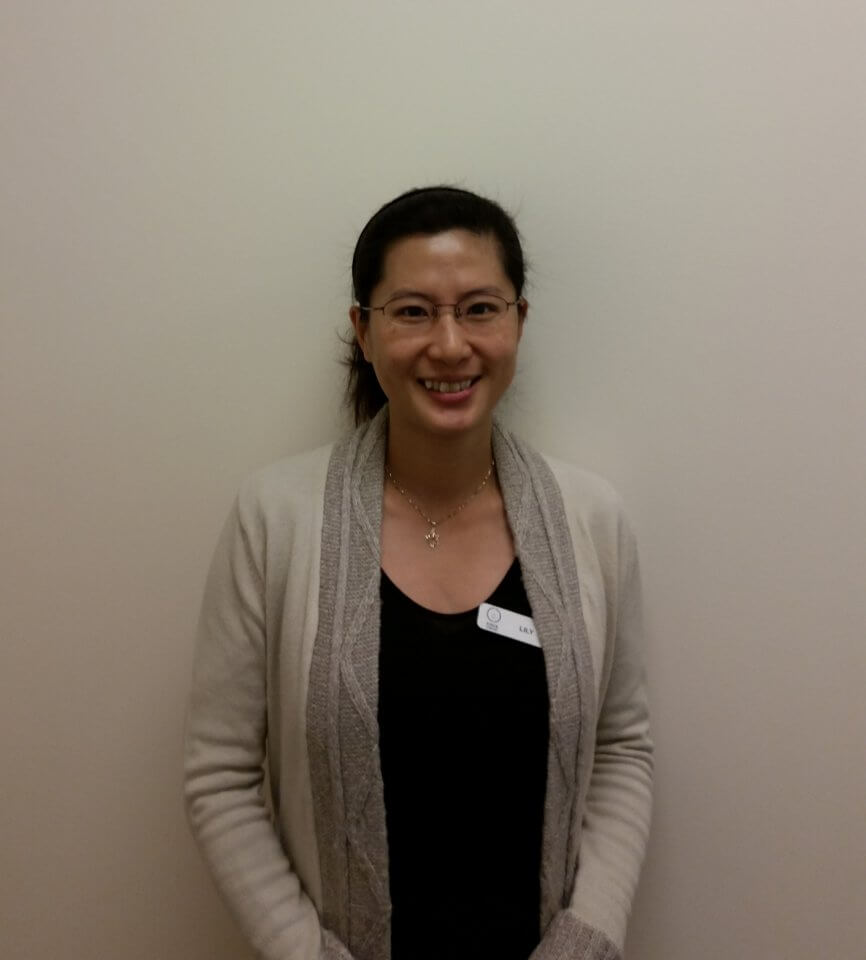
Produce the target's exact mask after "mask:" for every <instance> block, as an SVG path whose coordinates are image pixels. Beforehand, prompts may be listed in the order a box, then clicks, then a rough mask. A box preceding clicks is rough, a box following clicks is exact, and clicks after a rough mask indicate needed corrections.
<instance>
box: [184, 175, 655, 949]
mask: <svg viewBox="0 0 866 960" xmlns="http://www.w3.org/2000/svg"><path fill="white" fill-rule="evenodd" d="M352 274H353V283H354V292H355V296H356V299H357V304H356V305H355V306H353V307H352V308H351V310H350V319H351V323H352V327H353V330H354V335H355V340H354V343H353V345H352V358H351V365H350V375H349V388H350V395H351V401H352V403H353V406H354V409H355V414H356V420H357V423H358V426H357V429H356V431H355V432H354V433H353V434H352V435H350V436H349V437H347V438H346V439H344V440H342V441H341V442H339V443H337V444H335V445H332V446H329V447H326V448H323V449H321V450H316V451H313V452H311V453H307V454H304V455H301V456H297V457H292V458H289V459H286V460H284V461H281V462H280V463H278V464H275V465H273V466H271V467H269V468H266V469H264V470H262V471H260V472H258V473H257V474H255V475H254V476H252V477H251V478H249V479H248V481H247V482H246V483H245V484H244V486H243V487H242V489H241V491H240V493H239V496H238V498H237V500H236V503H235V505H234V508H233V510H232V512H231V514H230V516H229V519H228V521H227V524H226V526H225V528H224V530H223V534H222V537H221V539H220V541H219V544H218V546H217V550H216V553H215V556H214V560H213V563H212V566H211V570H210V574H209V577H208V582H207V587H206V590H205V597H204V602H203V607H202V613H201V620H200V626H199V633H198V640H197V648H196V659H195V673H194V682H193V692H192V697H191V704H190V711H189V719H188V727H187V743H186V763H185V774H186V799H187V810H188V814H189V818H190V823H191V825H192V828H193V831H194V833H195V835H196V837H197V839H198V841H199V843H200V845H201V847H202V849H203V851H204V853H205V856H206V858H207V860H208V862H209V865H210V867H211V869H212V871H213V873H214V875H215V878H216V881H217V883H218V885H219V887H220V889H221V890H222V892H223V894H224V896H225V897H226V899H227V900H228V902H229V904H230V905H231V907H232V908H233V909H234V911H235V913H236V915H237V916H238V918H239V920H240V922H241V924H242V926H243V928H244V930H245V932H246V934H247V936H248V937H249V939H250V941H251V943H252V944H253V945H254V946H255V947H256V949H257V951H258V952H259V955H260V956H262V957H266V958H270V960H316V958H318V960H337V958H341V960H348V958H356V960H380V958H382V960H386V958H389V957H390V958H392V960H427V958H431V960H432V958H437V960H440V958H441V960H460V958H469V957H472V958H473V960H477V958H487V957H489V958H495V960H512V958H513V960H526V958H529V957H530V956H531V957H532V960H614V958H619V957H620V956H621V951H622V945H623V941H624V937H625V927H626V921H627V917H628V912H629V909H630V905H631V899H632V895H633V892H634V888H635V884H636V882H637V876H638V872H639V869H640V863H641V860H642V857H643V851H644V846H645V843H646V836H647V831H648V825H649V816H650V803H651V801H650V789H651V779H652V750H651V744H650V740H649V735H648V720H647V704H646V694H645V688H644V675H643V668H642V661H641V652H640V624H639V613H640V611H639V584H638V573H637V558H636V552H635V546H634V542H633V538H632V535H631V533H630V531H629V528H628V526H627V523H626V521H625V519H624V517H623V515H622V512H621V509H620V506H619V502H618V500H617V498H616V496H615V494H614V493H613V492H612V491H611V490H610V488H609V487H608V486H607V485H606V484H605V483H604V482H603V481H601V480H599V479H598V478H596V477H593V476H592V475H589V474H587V473H584V472H582V471H579V470H577V469H574V468H572V467H569V466H566V465H564V464H561V463H557V462H555V461H552V460H549V459H546V458H543V457H541V456H540V455H539V454H537V453H535V452H534V451H533V450H532V449H531V448H530V447H528V446H527V445H525V444H524V443H522V442H521V441H520V440H518V439H517V438H516V437H514V436H513V435H511V434H510V433H509V432H508V431H507V430H506V429H505V428H504V427H503V426H502V425H501V424H500V423H499V422H498V421H497V420H496V418H495V410H496V406H497V403H498V402H499V400H500V398H501V397H502V395H503V393H504V392H505V390H506V389H507V387H508V385H509V383H510V382H511V379H512V377H513V375H514V368H515V360H516V356H517V349H518V344H519V342H520V338H521V335H522V333H523V327H524V323H525V321H526V316H527V302H526V300H525V299H524V298H523V296H522V292H523V285H524V261H523V253H522V250H521V246H520V240H519V237H518V234H517V231H516V228H515V226H514V223H513V221H512V220H511V218H510V217H509V216H508V215H507V214H506V213H505V212H504V211H503V210H502V209H501V208H500V207H499V206H498V205H496V204H495V203H492V202H491V201H489V200H486V199H484V198H482V197H479V196H476V195H475V194H472V193H469V192H468V191H464V190H458V189H453V188H448V187H434V188H426V189H422V190H413V191H410V192H409V193H406V194H403V195H402V196H400V197H398V198H397V199H395V200H393V201H391V202H390V203H389V204H386V205H385V206H384V207H383V208H382V209H380V210H379V211H378V212H377V213H376V214H375V215H374V216H373V217H372V219H371V220H370V221H369V223H368V224H367V226H366V227H365V228H364V230H363V232H362V234H361V236H360V238H359V240H358V244H357V247H356V250H355V255H354V259H353V268H352ZM264 769H266V770H267V773H268V780H269V782H268V788H267V798H266V800H267V803H268V806H266V800H265V798H264V797H263V778H264V772H263V771H264Z"/></svg>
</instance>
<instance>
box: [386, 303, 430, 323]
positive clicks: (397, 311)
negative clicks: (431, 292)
mask: <svg viewBox="0 0 866 960" xmlns="http://www.w3.org/2000/svg"><path fill="white" fill-rule="evenodd" d="M434 312H435V308H434V306H433V304H432V303H430V301H429V300H425V299H423V297H399V298H398V299H397V300H392V301H391V302H390V303H388V304H386V305H385V316H386V317H387V318H388V319H389V320H390V321H391V322H392V323H396V324H397V325H398V326H403V327H416V326H419V325H420V324H424V323H429V322H430V321H431V320H432V319H433V314H434Z"/></svg>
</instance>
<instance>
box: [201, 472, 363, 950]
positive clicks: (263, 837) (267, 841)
mask: <svg viewBox="0 0 866 960" xmlns="http://www.w3.org/2000/svg"><path fill="white" fill-rule="evenodd" d="M255 529H256V528H255V507H254V505H253V504H252V503H251V499H250V498H244V496H243V491H242V495H241V496H239V497H238V499H237V500H236V501H235V503H234V506H233V508H232V510H231V513H230V514H229V517H228V520H227V521H226V523H225V526H224V528H223V531H222V534H221V536H220V538H219V541H218V544H217V547H216V551H215V553H214V557H213V560H212V562H211V566H210V570H209V572H208V577H207V581H206V585H205V591H204V598H203V601H202V606H201V613H200V616H199V622H198V630H197V636H196V646H195V656H194V665H193V680H192V692H191V696H190V701H189V707H188V712H187V723H186V735H185V751H184V796H185V802H186V811H187V817H188V820H189V823H190V827H191V829H192V832H193V834H194V836H195V839H196V840H197V842H198V844H199V847H200V848H201V850H202V853H203V855H204V858H205V860H206V862H207V865H208V867H209V869H210V871H211V873H212V875H213V877H214V880H215V881H216V885H217V887H218V889H219V891H220V893H221V894H222V896H223V898H224V899H225V901H226V902H227V903H228V905H229V907H230V908H231V910H232V911H233V913H234V914H235V916H236V918H237V920H238V921H239V923H240V925H241V927H242V929H243V931H244V933H245V934H246V937H247V939H248V940H249V942H250V943H251V944H252V946H253V947H254V948H255V949H256V951H257V955H258V956H259V957H260V958H262V960H352V958H351V955H350V953H349V951H348V950H347V949H346V947H345V946H344V945H343V944H342V943H341V942H340V941H339V940H338V939H337V938H336V937H335V936H334V935H333V934H332V933H331V932H330V931H328V930H325V929H323V928H322V926H321V924H320V921H319V916H318V913H317V911H316V908H315V905H314V904H313V902H312V900H311V899H310V897H309V896H308V894H307V893H306V892H305V890H304V889H303V887H302V885H301V883H300V880H299V879H298V876H297V875H296V874H295V872H294V871H293V870H292V865H291V863H290V862H289V860H288V858H287V856H286V854H285V852H284V850H283V848H282V846H281V844H280V841H279V839H278V837H277V834H276V831H275V829H274V827H273V825H272V820H271V816H270V814H269V811H268V809H267V807H266V805H265V801H264V795H263V781H264V760H265V744H266V738H267V720H266V699H265V694H266V688H265V676H266V673H265V665H266V660H265V656H266V650H265V607H264V596H263V594H264V590H263V562H262V559H261V557H259V556H257V554H258V553H260V552H261V549H260V547H258V546H254V543H255V542H256V541H258V543H261V542H262V540H263V538H262V537H256V536H255Z"/></svg>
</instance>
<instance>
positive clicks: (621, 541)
mask: <svg viewBox="0 0 866 960" xmlns="http://www.w3.org/2000/svg"><path fill="white" fill-rule="evenodd" d="M617 517H618V519H617V526H616V532H615V534H613V535H612V536H611V537H610V538H609V540H610V541H611V549H610V550H609V551H608V550H604V549H603V552H604V553H605V554H606V556H604V557H603V565H604V564H606V565H608V566H609V567H611V568H612V571H613V572H612V575H609V576H608V577H607V578H606V586H605V589H606V591H607V592H608V593H609V594H610V592H611V591H613V594H614V596H613V600H612V602H611V603H610V604H609V606H608V623H607V636H606V643H605V657H604V663H603V665H602V683H601V687H600V693H599V705H600V709H599V712H598V723H597V727H596V740H595V750H594V760H593V767H592V773H591V777H590V782H589V786H588V789H587V796H586V802H585V804H584V807H583V816H582V824H581V831H580V838H581V839H580V847H579V851H578V867H577V875H576V879H575V885H574V889H573V892H572V896H571V900H570V903H569V905H568V906H567V908H564V909H563V910H560V912H559V913H558V914H557V915H556V916H555V917H554V919H553V922H552V923H551V924H550V926H549V927H548V929H547V930H546V931H545V934H544V936H543V938H542V940H541V943H540V944H539V946H538V948H537V949H536V950H535V951H534V952H533V954H532V957H531V960H621V957H622V950H623V944H624V941H625V931H626V924H627V921H628V916H629V913H630V910H631V903H632V899H633V897H634V893H635V888H636V886H637V880H638V875H639V873H640V867H641V864H642V861H643V856H644V851H645V848H646V843H647V838H648V834H649V825H650V815H651V809H652V775H653V748H652V741H651V739H650V733H649V710H648V700H647V690H646V678H645V669H644V660H643V650H642V623H641V596H640V574H639V569H638V557H637V549H636V546H635V540H634V536H633V534H632V532H631V529H630V527H629V525H628V522H627V520H626V519H625V516H624V514H623V513H622V510H621V508H620V507H619V503H618V502H617Z"/></svg>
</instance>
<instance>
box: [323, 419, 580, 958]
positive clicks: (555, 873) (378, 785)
mask: <svg viewBox="0 0 866 960" xmlns="http://www.w3.org/2000/svg"><path fill="white" fill-rule="evenodd" d="M386 433H387V406H386V407H385V408H383V409H382V410H381V411H380V412H379V414H377V416H376V417H375V418H374V419H373V420H372V421H371V422H370V423H369V424H367V425H365V426H363V427H361V428H359V430H357V431H356V432H355V433H354V434H353V435H352V436H350V437H349V438H347V439H346V440H344V441H342V442H341V443H339V444H337V445H336V446H335V448H334V452H333V454H332V457H331V463H330V466H329V470H328V478H327V482H326V489H325V511H324V513H325V516H324V523H323V529H322V559H321V570H320V591H319V628H318V632H317V635H316V641H315V646H314V649H313V657H312V663H311V668H310V680H309V683H310V689H309V695H308V713H307V731H308V732H307V738H308V752H309V758H310V760H309V762H310V773H311V781H312V790H313V801H314V809H315V821H316V832H317V837H318V845H319V853H320V863H321V873H322V899H323V904H322V913H323V920H324V923H325V926H326V927H328V928H329V929H331V930H333V931H334V932H335V933H336V934H337V936H339V937H340V939H341V940H342V941H343V942H344V943H346V944H347V945H348V947H349V949H350V950H351V952H352V954H353V956H355V957H357V958H358V960H388V958H389V957H390V916H391V903H390V896H389V892H388V842H387V836H386V830H385V801H384V788H383V783H382V773H381V765H380V758H379V730H378V722H377V706H378V687H379V630H380V599H379V583H380V563H381V561H380V557H381V551H380V535H381V524H382V489H383V476H384V461H385V440H386ZM493 451H494V458H495V460H496V465H497V474H498V477H499V483H500V486H501V489H502V495H503V500H504V502H505V509H506V513H507V515H508V522H509V524H510V526H511V530H512V533H513V536H514V543H515V549H516V552H517V555H518V557H519V559H520V563H521V568H522V570H523V576H524V585H525V588H526V593H527V596H528V598H529V602H530V605H531V607H532V613H533V619H534V621H535V624H536V629H537V631H538V635H539V638H540V640H541V645H542V649H543V651H544V657H545V664H546V671H547V683H548V696H549V700H550V740H549V744H550V746H549V752H548V764H547V792H546V798H545V808H544V828H543V839H542V872H541V923H542V930H544V929H545V928H546V927H547V925H548V923H549V922H550V920H551V919H552V917H553V915H554V914H555V913H556V911H557V910H558V909H559V908H560V907H561V906H563V903H564V899H565V898H566V897H567V895H568V894H569V893H570V890H571V887H572V885H573V880H574V871H575V869H576V850H577V836H576V835H575V833H576V831H575V828H577V829H579V824H574V823H573V820H574V817H573V812H574V808H575V802H576V800H577V799H578V789H577V786H576V785H577V784H580V785H581V787H582V788H583V786H584V784H583V783H581V781H583V780H586V779H588V770H589V767H588V766H587V763H589V764H590V765H591V759H592V757H591V753H592V751H591V747H590V748H589V752H587V750H588V747H587V744H588V743H590V744H591V739H592V735H593V731H594V716H595V705H594V686H593V677H592V662H591V659H590V655H589V646H588V644H587V641H586V631H585V627H584V623H583V615H582V611H581V606H580V591H579V585H578V578H577V570H576V566H575V561H574V550H573V546H572V544H571V540H570V537H569V534H568V525H567V521H566V517H565V511H564V508H563V505H562V498H561V495H560V493H559V490H558V487H557V485H556V482H555V480H554V478H553V475H552V473H551V471H550V469H549V467H548V466H547V464H546V463H545V462H544V461H543V459H542V458H541V457H540V456H539V455H538V454H536V453H534V451H532V450H530V449H529V448H527V447H524V446H522V445H520V444H519V443H518V442H517V441H516V440H515V438H513V437H512V436H511V435H509V434H507V433H506V432H505V431H504V430H503V429H501V427H500V426H499V425H498V424H497V425H496V426H495V428H494V434H493ZM588 737H589V739H588ZM503 842H507V840H506V839H505V838H503Z"/></svg>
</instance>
